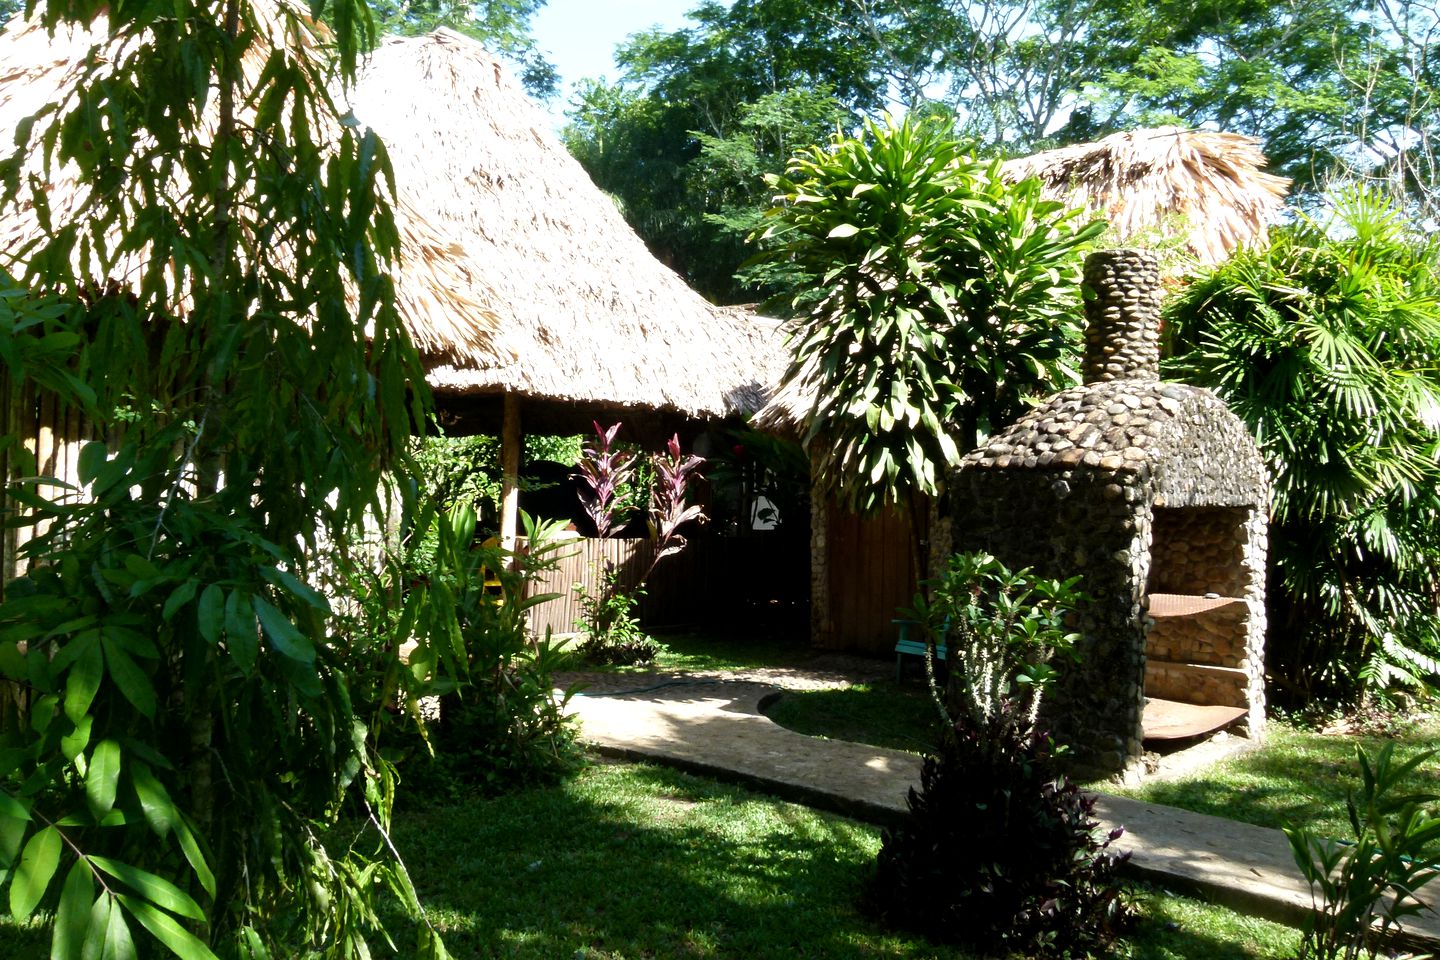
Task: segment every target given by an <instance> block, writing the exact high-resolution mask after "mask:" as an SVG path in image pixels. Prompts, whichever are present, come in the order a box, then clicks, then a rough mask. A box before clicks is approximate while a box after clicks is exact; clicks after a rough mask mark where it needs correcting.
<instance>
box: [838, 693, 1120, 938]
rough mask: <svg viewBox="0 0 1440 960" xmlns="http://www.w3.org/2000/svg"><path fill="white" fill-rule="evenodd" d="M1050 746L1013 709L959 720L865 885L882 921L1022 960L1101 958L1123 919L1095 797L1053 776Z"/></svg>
mask: <svg viewBox="0 0 1440 960" xmlns="http://www.w3.org/2000/svg"><path fill="white" fill-rule="evenodd" d="M1050 751H1051V746H1050V743H1049V741H1048V740H1047V739H1046V738H1045V737H1043V736H1042V735H1040V734H1039V733H1038V732H1036V731H1035V730H1034V728H1033V727H1030V726H1029V725H1028V724H1027V722H1026V720H1025V716H1024V711H1023V710H1022V709H1021V708H1019V707H1018V706H1017V705H1015V704H1014V703H1012V702H1010V701H1004V702H1002V703H1001V704H999V706H998V709H997V710H996V711H995V713H994V714H993V715H992V716H991V718H990V719H989V720H988V721H987V722H986V724H985V725H984V726H980V727H977V726H975V725H973V723H972V721H970V720H969V719H968V718H964V719H962V720H960V721H958V722H957V723H956V724H955V726H954V728H953V730H952V731H951V735H948V736H946V737H945V738H944V739H943V740H942V742H941V746H940V748H939V752H938V753H937V754H936V755H935V756H929V757H926V758H925V763H924V766H923V767H922V768H921V772H920V789H919V790H918V791H916V790H915V789H914V788H911V791H910V796H909V802H908V808H909V809H908V813H907V814H906V817H905V819H904V821H903V822H902V823H901V825H900V826H898V827H896V828H895V829H894V830H891V831H888V832H887V833H886V835H885V843H884V846H883V847H882V848H881V850H880V856H879V859H878V861H877V864H876V872H875V874H874V876H873V878H872V879H871V880H870V882H869V884H868V885H867V888H866V903H867V906H868V907H869V909H871V910H872V911H873V912H874V913H876V914H877V915H878V916H879V917H881V918H882V919H884V920H885V921H886V922H888V923H892V924H895V925H896V926H899V927H903V928H905V929H907V930H915V931H917V932H920V933H923V934H925V935H926V936H928V937H931V938H932V939H935V940H938V941H941V942H945V943H960V944H964V945H967V946H972V947H975V948H978V949H981V950H986V951H994V952H997V953H1001V954H1007V953H1010V952H1016V953H1020V954H1022V955H1023V956H1027V957H1067V956H1069V957H1073V956H1090V955H1098V956H1103V955H1105V954H1104V952H1103V950H1104V948H1105V947H1106V946H1107V945H1108V944H1110V943H1111V942H1112V941H1113V940H1114V939H1115V938H1116V936H1117V935H1118V934H1119V933H1120V928H1121V923H1122V920H1123V918H1124V915H1125V913H1126V910H1125V905H1124V902H1123V900H1122V899H1121V891H1120V886H1119V881H1118V878H1117V876H1116V868H1117V867H1118V865H1119V864H1120V863H1121V862H1122V861H1123V860H1124V858H1125V857H1126V856H1128V854H1123V855H1122V854H1115V853H1111V852H1109V849H1108V848H1109V846H1110V844H1111V843H1112V842H1113V841H1114V840H1116V839H1118V838H1119V835H1120V831H1119V830H1118V829H1116V830H1114V831H1112V832H1111V833H1110V834H1108V835H1106V836H1105V837H1103V838H1101V837H1098V836H1097V835H1096V829H1097V827H1098V826H1099V821H1097V820H1096V819H1095V817H1094V806H1095V798H1094V797H1092V796H1086V795H1084V794H1082V793H1080V791H1079V789H1078V788H1077V787H1076V786H1075V785H1074V784H1073V783H1069V782H1068V781H1061V780H1057V779H1055V775H1054V772H1053V770H1052V769H1051V767H1050V761H1051V759H1052V757H1051V753H1050Z"/></svg>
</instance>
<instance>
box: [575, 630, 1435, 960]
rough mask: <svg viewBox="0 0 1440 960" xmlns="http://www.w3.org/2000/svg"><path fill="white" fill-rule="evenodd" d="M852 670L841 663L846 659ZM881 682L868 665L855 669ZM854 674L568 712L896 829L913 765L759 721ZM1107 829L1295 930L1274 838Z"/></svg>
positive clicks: (1155, 877)
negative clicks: (769, 709) (805, 693)
mask: <svg viewBox="0 0 1440 960" xmlns="http://www.w3.org/2000/svg"><path fill="white" fill-rule="evenodd" d="M847 659H848V658H847ZM859 662H860V663H862V664H865V665H867V667H868V668H869V669H870V670H871V672H872V673H876V671H877V670H878V673H876V675H884V674H885V670H884V667H883V665H881V666H880V667H878V668H877V667H876V661H873V660H866V661H859ZM847 666H848V667H852V668H853V666H854V665H853V664H843V663H838V662H837V663H833V664H831V665H829V666H827V665H825V664H824V663H823V662H822V664H821V665H820V667H819V669H817V670H815V671H811V670H808V669H781V668H771V669H766V670H759V671H750V672H747V673H746V674H745V675H744V679H732V678H733V677H734V675H730V674H726V675H719V674H713V675H699V674H661V673H652V674H613V673H612V674H568V675H564V676H563V677H557V681H560V682H561V685H562V686H565V685H569V684H570V683H572V682H584V681H588V682H589V683H590V686H588V687H587V688H586V689H585V691H584V694H582V695H580V696H576V697H574V698H573V699H571V701H570V710H571V712H572V713H574V714H576V715H577V716H578V717H579V719H580V723H581V735H582V738H583V739H584V740H585V741H587V742H588V743H590V744H592V745H593V746H594V747H595V749H597V750H599V751H600V752H602V753H605V754H609V755H612V756H619V757H625V758H628V759H634V760H645V761H650V762H658V763H665V764H669V765H672V766H677V767H680V768H683V769H687V770H690V771H692V772H696V773H701V774H704V775H706V776H710V777H715V778H717V779H722V780H731V781H738V782H743V783H746V784H748V785H751V786H753V787H756V788H757V789H761V790H765V791H767V792H770V793H773V794H775V795H777V796H780V797H783V798H785V799H788V800H793V801H796V802H799V803H805V804H808V805H810V806H815V807H821V808H824V809H828V810H833V811H835V812H837V813H842V814H845V815H847V816H850V817H854V818H856V819H860V820H865V821H869V822H871V823H877V824H882V825H884V824H887V823H892V822H894V821H895V820H896V819H897V818H898V817H900V816H901V815H902V814H903V813H904V810H905V796H906V792H907V790H908V789H909V788H910V786H912V785H917V784H918V782H919V772H920V759H919V758H918V757H916V756H915V755H913V754H908V753H904V752H901V751H898V750H886V749H882V748H879V747H871V746H865V745H862V744H855V743H847V742H845V741H841V740H826V739H822V738H817V737H807V736H803V735H801V734H798V733H795V732H793V731H791V730H787V729H785V728H784V727H781V726H778V725H777V724H774V723H772V722H771V721H770V720H769V719H768V718H767V717H765V716H764V715H763V714H762V713H761V707H762V705H763V704H764V703H765V702H766V700H767V699H768V698H771V697H774V696H776V695H777V694H778V693H780V691H781V690H782V689H820V688H824V687H834V686H843V685H844V684H846V683H849V682H851V680H852V679H854V676H855V675H854V674H847V673H846V672H845V671H846V668H847ZM1096 812H1097V815H1098V816H1099V818H1100V819H1101V821H1102V823H1103V825H1104V827H1105V829H1109V828H1111V827H1113V826H1123V827H1124V828H1125V834H1124V836H1123V837H1122V838H1121V840H1120V841H1118V843H1117V845H1118V846H1119V847H1120V848H1121V849H1125V850H1129V851H1130V852H1131V858H1130V861H1129V864H1128V870H1129V872H1130V873H1131V875H1133V876H1136V877H1139V878H1141V879H1146V880H1150V881H1153V882H1155V883H1158V884H1163V885H1164V886H1166V887H1169V888H1172V889H1180V890H1184V891H1187V892H1191V893H1195V894H1198V895H1200V896H1202V897H1204V898H1206V899H1209V900H1213V901H1215V902H1217V903H1221V904H1224V905H1226V906H1229V907H1231V908H1232V909H1235V910H1238V911H1241V912H1244V913H1250V914H1255V915H1258V916H1263V917H1267V918H1269V919H1272V920H1279V921H1282V922H1286V923H1291V924H1297V925H1298V924H1299V923H1300V922H1302V921H1303V919H1304V917H1305V916H1306V915H1307V913H1308V912H1309V910H1310V909H1311V900H1310V889H1309V887H1308V886H1307V885H1306V884H1305V882H1304V881H1303V880H1302V879H1301V877H1300V874H1299V871H1298V870H1297V869H1296V868H1295V864H1294V861H1293V859H1292V858H1291V855H1290V846H1289V842H1288V841H1287V840H1286V839H1285V836H1284V834H1282V833H1281V832H1280V831H1279V830H1271V829H1266V828H1263V827H1256V826H1251V825H1250V824H1244V823H1237V822H1235V821H1232V820H1225V819H1222V818H1219V817H1212V816H1207V815H1205V814H1198V813H1191V812H1189V811H1186V810H1180V809H1177V808H1174V807H1165V806H1160V805H1157V804H1147V803H1141V802H1139V801H1136V800H1130V799H1127V798H1124V797H1116V796H1110V795H1105V794H1102V795H1101V796H1100V799H1099V803H1098V804H1097V806H1096ZM1406 932H1407V934H1408V935H1407V937H1406V939H1405V944H1406V945H1407V946H1410V947H1411V948H1412V949H1425V950H1436V949H1437V948H1440V914H1437V913H1435V912H1434V911H1433V910H1428V911H1426V912H1425V913H1424V914H1422V915H1421V916H1420V917H1418V918H1416V919H1414V920H1412V921H1411V922H1410V923H1408V924H1407V926H1406Z"/></svg>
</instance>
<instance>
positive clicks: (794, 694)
mask: <svg viewBox="0 0 1440 960" xmlns="http://www.w3.org/2000/svg"><path fill="white" fill-rule="evenodd" d="M765 714H766V716H768V717H769V718H770V719H771V720H773V721H775V722H776V723H778V724H780V726H782V727H787V728H789V729H791V730H794V731H795V732H796V733H803V734H805V735H806V736H811V737H829V738H830V739H832V740H850V741H852V742H854V743H868V744H870V745H871V746H875V747H888V748H890V749H893V750H908V751H910V752H911V753H925V752H927V751H929V750H931V749H933V747H934V745H935V742H936V738H937V735H938V732H939V726H940V722H941V721H940V716H939V714H938V713H937V712H936V709H935V703H934V701H932V700H931V699H930V695H929V694H928V693H926V692H925V686H924V682H923V681H922V680H915V679H907V680H905V681H904V682H902V683H899V684H897V683H896V682H895V681H894V680H876V681H874V682H872V683H857V684H855V685H854V686H852V687H846V688H845V689H843V690H806V691H787V692H786V693H784V694H783V695H782V696H781V697H780V698H779V699H778V700H776V701H775V702H774V703H772V704H771V705H770V707H769V708H768V709H767V710H766V711H765Z"/></svg>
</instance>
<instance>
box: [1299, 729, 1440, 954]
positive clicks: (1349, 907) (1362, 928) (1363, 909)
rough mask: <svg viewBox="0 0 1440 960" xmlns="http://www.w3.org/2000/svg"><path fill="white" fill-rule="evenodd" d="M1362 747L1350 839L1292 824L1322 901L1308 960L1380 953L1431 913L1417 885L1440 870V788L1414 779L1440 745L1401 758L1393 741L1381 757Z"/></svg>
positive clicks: (1304, 949) (1311, 928) (1311, 923)
mask: <svg viewBox="0 0 1440 960" xmlns="http://www.w3.org/2000/svg"><path fill="white" fill-rule="evenodd" d="M1355 754H1356V759H1357V760H1358V762H1359V767H1360V789H1359V790H1353V789H1352V790H1349V791H1347V793H1346V797H1345V809H1346V813H1347V814H1348V815H1349V818H1350V836H1349V838H1347V841H1346V842H1345V843H1343V844H1342V843H1341V842H1339V841H1337V840H1332V839H1330V838H1327V837H1324V836H1320V835H1318V834H1317V833H1316V832H1315V831H1314V829H1313V828H1311V827H1310V826H1309V825H1306V824H1301V825H1299V826H1295V827H1292V828H1287V829H1286V831H1285V834H1286V836H1287V837H1288V838H1289V839H1290V846H1291V850H1292V852H1293V853H1294V856H1295V863H1296V865H1297V866H1299V868H1300V873H1301V875H1302V876H1304V878H1305V880H1306V882H1308V883H1309V884H1310V894H1311V898H1312V899H1313V901H1314V904H1315V913H1314V914H1313V915H1312V916H1311V917H1310V918H1309V919H1308V921H1307V922H1306V924H1305V938H1304V939H1303V940H1302V941H1301V945H1300V958H1301V960H1361V958H1368V960H1375V958H1376V957H1378V956H1380V952H1381V949H1382V945H1383V944H1385V941H1386V940H1387V938H1389V937H1391V936H1393V935H1395V934H1396V933H1398V932H1399V931H1400V929H1401V928H1402V927H1403V926H1404V924H1405V921H1407V920H1409V919H1411V918H1413V917H1417V916H1420V915H1421V914H1422V913H1424V912H1425V910H1426V909H1427V905H1426V904H1425V903H1424V902H1423V901H1421V900H1420V899H1419V897H1418V896H1417V891H1419V890H1420V888H1421V887H1423V886H1425V885H1426V884H1428V883H1429V882H1430V881H1432V880H1434V879H1435V878H1436V877H1437V876H1440V819H1437V818H1436V817H1435V816H1434V815H1433V814H1432V812H1431V811H1432V810H1433V809H1434V807H1433V805H1434V803H1435V801H1437V800H1440V795H1437V794H1434V793H1428V792H1422V791H1415V790H1414V789H1413V788H1412V786H1411V783H1410V781H1411V779H1412V778H1413V776H1414V774H1415V773H1416V771H1418V770H1420V769H1421V768H1422V767H1423V766H1424V765H1425V764H1427V763H1429V762H1430V761H1431V760H1433V759H1434V758H1435V757H1436V756H1437V755H1440V751H1437V750H1425V751H1422V752H1420V753H1415V754H1412V755H1411V756H1409V757H1406V758H1405V759H1404V760H1398V759H1396V757H1395V744H1394V742H1388V743H1386V744H1385V745H1384V746H1383V747H1381V748H1380V751H1379V753H1378V754H1376V756H1375V757H1374V759H1373V761H1372V759H1371V757H1370V756H1369V754H1367V753H1366V752H1365V750H1364V748H1362V747H1360V746H1356V748H1355Z"/></svg>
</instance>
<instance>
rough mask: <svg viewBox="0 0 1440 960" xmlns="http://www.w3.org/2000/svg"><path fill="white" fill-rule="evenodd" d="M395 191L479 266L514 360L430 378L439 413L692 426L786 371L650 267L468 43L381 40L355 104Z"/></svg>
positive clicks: (750, 325)
mask: <svg viewBox="0 0 1440 960" xmlns="http://www.w3.org/2000/svg"><path fill="white" fill-rule="evenodd" d="M353 103H354V111H355V114H356V116H357V117H358V118H359V119H360V120H361V121H362V122H364V123H369V124H372V125H373V126H374V129H375V130H376V131H377V132H378V133H379V134H380V136H381V138H382V139H383V140H384V141H385V143H386V146H387V148H388V150H389V152H390V157H391V160H392V162H393V163H394V165H395V174H396V179H397V180H398V181H399V182H400V184H401V185H402V188H403V189H404V190H405V191H407V193H408V195H409V196H411V197H412V198H413V199H414V201H415V203H416V204H417V205H418V206H420V207H421V209H422V210H423V211H424V212H425V214H426V215H427V216H430V217H433V218H435V219H437V220H439V221H440V222H441V223H442V225H443V226H444V227H445V229H446V230H447V231H448V232H449V233H451V234H452V235H454V236H457V237H460V238H461V240H462V242H463V243H464V244H465V247H466V249H467V250H468V251H469V252H470V254H471V255H472V256H473V257H475V258H476V259H477V260H479V261H480V262H481V263H482V264H483V265H484V270H485V278H486V281H487V282H488V284H489V286H490V288H491V291H492V293H491V297H490V298H489V299H487V300H486V301H485V306H486V307H487V308H489V309H491V310H493V311H494V312H495V313H497V314H498V315H500V317H501V333H500V338H499V342H500V343H501V344H503V345H504V346H505V347H506V348H508V350H509V351H510V352H513V354H514V357H515V359H513V360H511V359H508V358H504V357H501V358H499V359H488V358H482V359H477V360H472V361H471V362H468V363H465V364H454V365H445V366H440V367H437V368H435V369H434V370H432V372H431V375H430V381H431V384H432V385H433V386H434V387H435V388H436V391H437V393H438V394H440V396H441V398H442V399H443V398H445V397H446V396H447V395H448V396H450V397H452V398H453V397H456V396H461V397H464V396H476V395H492V394H500V393H504V392H511V393H514V394H517V395H520V396H522V397H528V398H536V399H540V400H546V401H559V402H561V403H567V402H568V403H574V404H580V405H584V406H586V407H591V406H597V405H598V406H605V407H633V408H650V409H656V410H669V411H676V412H679V413H683V414H686V415H690V416H695V417H720V416H726V415H731V414H736V413H747V412H753V411H754V410H756V409H758V408H759V406H760V405H761V404H762V403H763V402H764V400H765V399H766V396H767V387H768V385H769V384H772V383H774V382H775V380H776V379H777V378H778V376H779V374H780V373H781V372H782V371H783V369H784V350H783V347H782V345H781V342H780V340H779V339H778V337H776V336H775V332H774V326H773V324H770V323H768V322H765V321H759V320H755V319H753V318H751V317H749V316H748V315H747V314H744V313H739V312H736V311H733V310H728V309H722V308H716V307H714V306H712V305H711V304H709V303H707V302H706V301H705V300H704V299H703V298H702V297H700V296H699V295H698V294H696V293H695V292H694V291H692V290H691V289H690V288H689V287H687V286H686V285H685V283H684V282H683V281H682V280H681V279H680V278H679V277H678V276H676V275H675V274H674V273H673V272H671V271H670V270H669V269H668V268H667V267H665V266H664V265H663V264H661V263H660V262H659V261H657V260H656V259H655V258H654V256H652V255H651V254H650V252H649V250H648V249H646V247H645V245H644V243H643V242H642V241H641V240H640V238H639V237H637V236H636V235H635V232H634V231H633V230H631V229H630V227H629V226H628V225H627V224H626V223H625V220H624V218H623V217H622V216H621V215H620V212H619V210H618V209H616V206H615V204H614V202H613V201H612V200H611V199H610V198H608V197H607V196H605V194H603V193H602V192H601V191H600V190H599V189H597V188H596V186H595V185H594V183H593V182H591V180H590V178H589V177H588V176H587V175H586V173H585V171H584V169H583V168H582V167H581V166H580V164H579V163H578V162H577V161H576V160H574V159H573V158H572V157H571V156H570V154H569V153H568V152H567V151H566V150H565V148H564V146H563V145H562V144H561V143H560V141H559V140H558V138H557V137H556V136H555V135H554V134H553V133H552V132H551V120H550V118H549V117H547V116H546V115H545V114H544V113H542V112H541V110H540V109H539V108H538V107H536V106H535V105H534V104H533V103H531V102H530V100H529V99H528V98H527V97H526V96H525V94H524V92H523V91H522V90H521V88H520V87H519V85H518V84H517V83H516V82H515V81H514V80H513V79H511V78H510V76H509V75H508V74H507V73H506V71H505V70H504V69H502V67H501V66H500V64H499V63H497V62H496V60H495V59H494V58H493V57H491V56H490V55H489V54H487V53H486V52H485V50H484V49H483V48H482V47H481V46H480V45H479V44H478V43H476V42H475V41H474V40H471V39H469V38H468V37H465V36H462V35H460V34H458V33H455V32H453V31H449V30H444V29H441V30H437V31H435V32H434V33H431V34H429V35H427V36H423V37H392V38H390V39H387V40H386V41H385V42H384V43H382V44H381V46H380V48H379V49H377V50H376V51H375V52H374V54H373V56H372V58H371V61H370V63H369V65H368V67H367V68H366V69H365V70H364V72H363V75H362V77H361V79H360V82H359V84H358V85H357V88H356V90H355V92H354V94H353Z"/></svg>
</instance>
